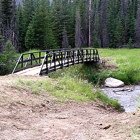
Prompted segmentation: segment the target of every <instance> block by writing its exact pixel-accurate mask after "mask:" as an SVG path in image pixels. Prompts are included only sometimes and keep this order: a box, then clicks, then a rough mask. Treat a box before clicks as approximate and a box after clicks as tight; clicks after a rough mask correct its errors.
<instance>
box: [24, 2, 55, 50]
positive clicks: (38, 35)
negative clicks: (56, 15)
mask: <svg viewBox="0 0 140 140" xmlns="http://www.w3.org/2000/svg"><path fill="white" fill-rule="evenodd" d="M48 6H49V5H48V3H47V1H46V0H39V4H38V8H37V9H36V10H35V13H34V16H33V18H32V22H31V23H30V24H29V26H28V30H27V33H26V37H25V42H26V48H28V49H29V48H38V49H47V48H53V47H55V42H54V37H53V33H52V30H51V26H50V23H49V14H48V9H47V8H48ZM49 42H50V44H49ZM51 42H52V43H51Z"/></svg>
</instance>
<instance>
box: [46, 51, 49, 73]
mask: <svg viewBox="0 0 140 140" xmlns="http://www.w3.org/2000/svg"><path fill="white" fill-rule="evenodd" d="M46 53H47V52H46ZM48 55H49V54H48V53H47V54H46V74H48V73H49V66H48Z"/></svg>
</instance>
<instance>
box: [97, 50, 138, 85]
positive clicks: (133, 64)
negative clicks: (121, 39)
mask: <svg viewBox="0 0 140 140" xmlns="http://www.w3.org/2000/svg"><path fill="white" fill-rule="evenodd" d="M98 51H99V54H100V57H105V58H113V59H114V60H115V61H116V63H117V66H118V68H117V69H116V70H103V71H102V73H103V74H104V77H108V76H111V77H114V78H118V79H120V80H122V81H124V82H125V84H137V83H139V82H140V61H139V60H140V49H98ZM101 78H102V77H101Z"/></svg>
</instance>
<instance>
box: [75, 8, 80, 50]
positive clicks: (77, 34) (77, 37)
mask: <svg viewBox="0 0 140 140" xmlns="http://www.w3.org/2000/svg"><path fill="white" fill-rule="evenodd" d="M75 26H76V27H75V47H77V48H80V47H82V33H81V17H80V12H79V10H77V12H76V25H75Z"/></svg>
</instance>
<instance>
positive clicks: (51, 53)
mask: <svg viewBox="0 0 140 140" xmlns="http://www.w3.org/2000/svg"><path fill="white" fill-rule="evenodd" d="M99 61H100V58H99V54H98V50H97V49H84V48H80V49H79V48H76V49H55V50H43V51H37V52H29V53H23V54H21V55H20V57H19V59H18V61H17V63H16V66H15V68H14V70H13V72H12V73H19V74H20V73H26V72H27V71H28V70H29V69H30V73H33V71H35V73H36V74H39V75H47V74H49V73H50V72H53V71H56V70H57V69H62V68H63V67H68V66H70V65H74V64H79V63H87V62H94V63H96V62H99Z"/></svg>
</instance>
